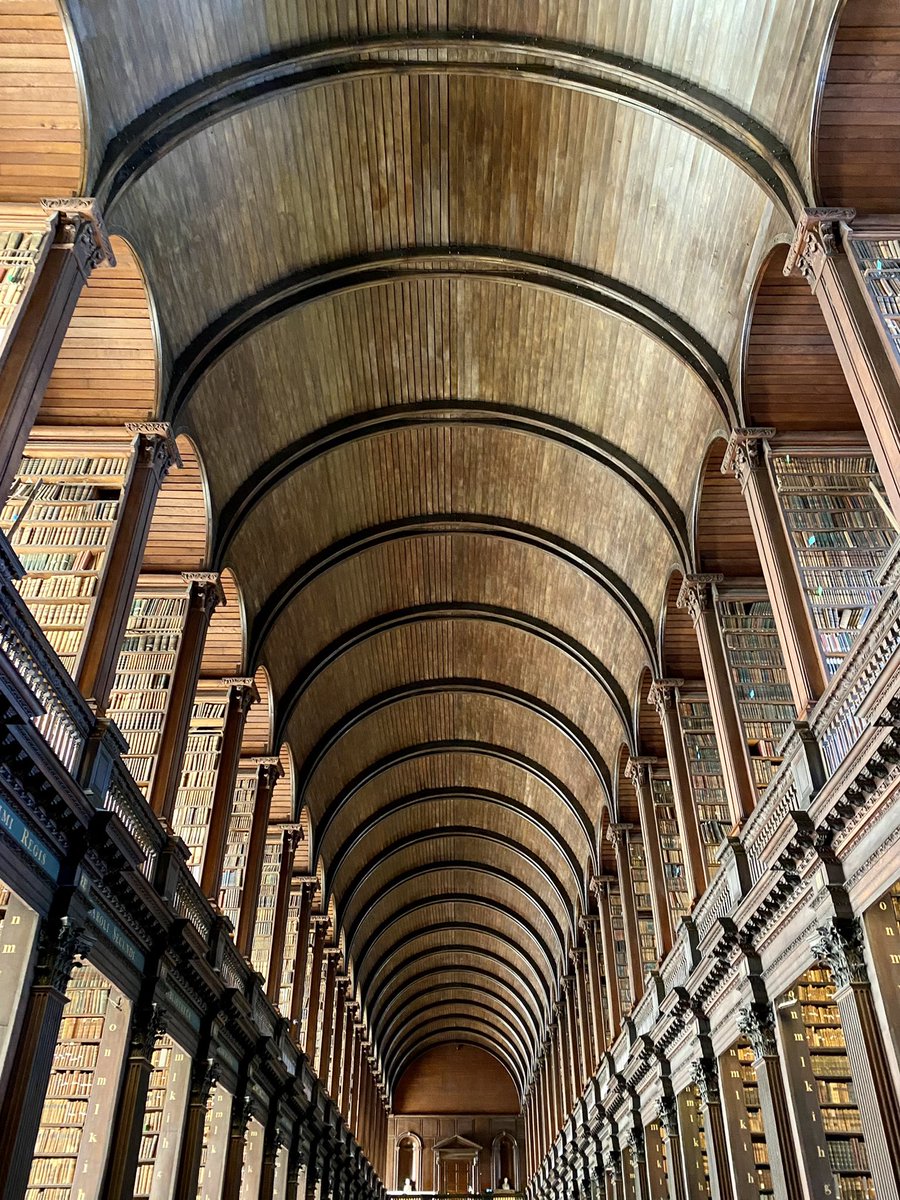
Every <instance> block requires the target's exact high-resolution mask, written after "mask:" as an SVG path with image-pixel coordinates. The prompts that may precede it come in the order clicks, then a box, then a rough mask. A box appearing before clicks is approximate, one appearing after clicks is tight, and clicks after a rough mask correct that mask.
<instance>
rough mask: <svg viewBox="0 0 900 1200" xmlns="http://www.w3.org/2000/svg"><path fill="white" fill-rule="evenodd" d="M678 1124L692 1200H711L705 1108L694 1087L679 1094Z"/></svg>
mask: <svg viewBox="0 0 900 1200" xmlns="http://www.w3.org/2000/svg"><path fill="white" fill-rule="evenodd" d="M678 1123H679V1127H680V1129H681V1152H682V1155H683V1157H684V1172H685V1176H686V1178H687V1183H688V1189H687V1190H688V1195H689V1196H690V1197H691V1200H709V1197H710V1195H711V1189H710V1183H709V1158H708V1157H707V1153H706V1131H705V1129H704V1128H703V1106H702V1104H701V1103H700V1093H699V1092H698V1091H697V1088H696V1086H695V1085H694V1084H691V1085H689V1086H688V1087H687V1088H685V1090H684V1091H683V1092H679V1094H678Z"/></svg>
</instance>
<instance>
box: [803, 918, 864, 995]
mask: <svg viewBox="0 0 900 1200" xmlns="http://www.w3.org/2000/svg"><path fill="white" fill-rule="evenodd" d="M812 949H813V953H814V954H815V955H816V957H817V958H819V959H821V960H822V962H824V963H826V964H827V965H828V968H829V969H830V971H831V974H832V975H833V976H834V982H835V985H836V987H837V988H838V989H840V988H845V987H850V986H851V985H852V984H868V982H869V972H868V968H867V967H866V957H865V951H864V948H863V933H862V926H861V925H860V923H859V921H858V920H857V918H856V917H831V918H830V919H829V920H828V921H826V922H825V924H824V925H820V926H819V927H818V928H817V929H816V931H815V933H814V934H813V936H812Z"/></svg>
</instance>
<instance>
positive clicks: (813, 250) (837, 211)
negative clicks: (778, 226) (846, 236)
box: [784, 208, 856, 291]
mask: <svg viewBox="0 0 900 1200" xmlns="http://www.w3.org/2000/svg"><path fill="white" fill-rule="evenodd" d="M855 216H856V209H855V208H807V209H806V210H805V212H804V214H803V216H802V217H801V218H800V220H799V221H798V222H797V229H796V231H795V233H794V240H793V241H792V242H791V248H790V249H789V250H788V255H787V259H786V260H785V264H784V274H785V275H793V274H794V273H796V274H797V275H801V276H802V277H803V278H804V279H805V280H806V282H807V283H808V284H809V286H810V288H811V289H812V290H813V291H815V289H816V284H817V283H818V282H819V277H820V276H821V274H822V268H823V267H824V265H825V260H826V259H827V258H830V257H831V256H832V255H833V254H834V252H835V250H836V249H837V246H838V227H839V225H840V223H841V221H848V222H849V221H852V220H853V218H854V217H855Z"/></svg>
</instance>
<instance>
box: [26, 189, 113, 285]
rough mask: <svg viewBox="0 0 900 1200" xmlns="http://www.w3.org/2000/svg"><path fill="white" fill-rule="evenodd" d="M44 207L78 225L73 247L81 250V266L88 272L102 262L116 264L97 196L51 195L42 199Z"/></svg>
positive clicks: (85, 273) (86, 273)
mask: <svg viewBox="0 0 900 1200" xmlns="http://www.w3.org/2000/svg"><path fill="white" fill-rule="evenodd" d="M41 208H42V209H43V210H44V212H45V213H47V214H48V215H50V216H52V215H54V214H57V215H58V216H59V217H61V218H62V219H63V220H65V221H66V222H68V223H69V224H70V225H72V226H73V227H74V230H75V240H74V243H73V249H74V250H75V251H76V252H77V253H78V254H79V266H80V267H81V270H82V273H83V274H84V275H85V276H87V275H89V274H90V272H91V271H92V270H93V269H94V268H95V267H99V266H100V264H101V263H102V262H107V263H109V265H110V266H111V267H114V266H115V265H116V256H115V254H113V249H112V245H111V244H110V240H109V234H108V233H107V231H106V225H105V223H104V221H103V215H102V213H101V212H100V206H99V205H98V203H97V201H96V199H95V198H94V197H93V196H65V197H56V196H52V197H47V198H45V199H42V200H41Z"/></svg>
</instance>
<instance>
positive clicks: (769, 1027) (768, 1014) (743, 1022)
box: [737, 1002, 778, 1058]
mask: <svg viewBox="0 0 900 1200" xmlns="http://www.w3.org/2000/svg"><path fill="white" fill-rule="evenodd" d="M737 1026H738V1029H739V1030H740V1031H741V1033H742V1034H743V1035H744V1037H745V1038H746V1039H747V1041H748V1042H749V1043H750V1045H751V1046H752V1047H753V1053H754V1054H755V1055H756V1057H757V1058H777V1057H778V1042H777V1040H776V1037H775V1013H774V1012H773V1011H772V1005H771V1004H768V1003H764V1002H757V1003H755V1004H747V1005H746V1006H745V1007H744V1008H742V1009H740V1011H739V1012H738V1018H737Z"/></svg>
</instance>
